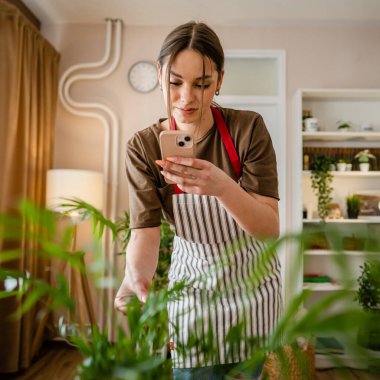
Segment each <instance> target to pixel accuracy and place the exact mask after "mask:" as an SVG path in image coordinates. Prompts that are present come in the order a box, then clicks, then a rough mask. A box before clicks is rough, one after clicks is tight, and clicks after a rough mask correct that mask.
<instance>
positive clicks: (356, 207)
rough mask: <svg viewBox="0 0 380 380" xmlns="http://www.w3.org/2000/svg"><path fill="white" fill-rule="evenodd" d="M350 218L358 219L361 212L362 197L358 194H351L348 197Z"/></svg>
mask: <svg viewBox="0 0 380 380" xmlns="http://www.w3.org/2000/svg"><path fill="white" fill-rule="evenodd" d="M346 205H347V216H348V219H357V218H358V216H359V212H360V205H361V199H360V197H359V196H358V195H357V194H352V195H349V196H348V197H347V198H346Z"/></svg>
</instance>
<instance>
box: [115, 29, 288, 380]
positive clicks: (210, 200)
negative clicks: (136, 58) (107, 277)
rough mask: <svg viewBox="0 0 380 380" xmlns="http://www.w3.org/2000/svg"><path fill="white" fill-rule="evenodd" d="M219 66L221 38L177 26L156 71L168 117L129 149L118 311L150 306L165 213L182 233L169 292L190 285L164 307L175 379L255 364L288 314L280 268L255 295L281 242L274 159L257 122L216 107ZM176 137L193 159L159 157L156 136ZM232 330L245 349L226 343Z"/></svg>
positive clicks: (253, 116)
mask: <svg viewBox="0 0 380 380" xmlns="http://www.w3.org/2000/svg"><path fill="white" fill-rule="evenodd" d="M223 66H224V53H223V49H222V47H221V44H220V41H219V38H218V37H217V35H216V34H215V33H214V31H213V30H211V29H210V28H209V27H208V26H207V25H205V24H203V23H195V22H189V23H187V24H184V25H181V26H179V27H177V28H175V29H174V30H173V31H172V32H171V33H170V34H169V35H168V36H167V38H166V39H165V41H164V43H163V46H162V48H161V51H160V55H159V58H158V63H157V67H158V75H159V82H160V85H161V89H162V91H163V97H164V101H165V104H166V106H167V112H168V118H167V119H162V120H159V122H158V123H157V124H154V125H153V126H151V127H149V128H146V129H144V130H142V131H139V132H138V133H136V134H135V135H134V136H133V137H132V139H131V140H130V141H129V142H128V147H127V175H128V180H129V192H130V201H129V205H130V226H131V229H132V234H131V239H130V242H129V244H128V248H127V252H126V274H125V277H124V280H123V283H122V285H121V287H120V289H119V291H118V293H117V296H116V300H115V307H116V308H117V309H119V310H121V311H123V310H125V307H124V303H125V297H126V296H128V295H131V294H132V293H135V294H137V296H138V297H139V298H140V300H141V301H142V302H144V301H145V300H146V295H147V292H148V290H149V287H150V285H151V282H152V278H153V275H154V273H155V270H156V266H157V261H158V250H159V244H160V228H159V226H160V221H161V216H162V215H163V216H164V218H166V219H167V220H168V221H169V222H170V223H171V224H172V225H173V226H174V228H175V232H176V236H175V239H174V249H173V253H172V262H171V267H170V271H169V280H170V284H169V287H171V286H173V285H174V284H176V283H178V282H180V281H183V282H184V283H185V284H186V287H185V289H184V290H183V292H182V296H181V297H180V299H178V300H177V301H173V302H170V303H169V305H168V312H169V319H170V328H169V333H170V339H171V341H170V348H171V354H172V359H173V367H174V378H175V379H193V378H194V379H201V378H205V379H212V378H215V379H221V378H223V376H224V374H226V373H228V371H230V370H231V368H232V367H233V366H234V365H236V363H241V362H244V361H245V360H246V359H248V358H249V357H250V356H251V355H252V344H250V343H248V342H252V339H251V340H250V338H258V340H260V339H259V338H265V337H266V336H268V335H269V334H270V332H271V331H272V329H273V327H274V325H275V324H276V321H277V319H278V317H279V313H280V308H281V297H280V293H281V289H280V283H281V281H280V268H279V263H278V260H277V258H275V259H273V260H270V261H269V263H267V264H266V265H264V266H265V268H266V274H265V276H264V277H263V278H262V279H261V280H260V281H259V283H258V284H256V285H257V286H256V288H255V290H254V291H252V278H253V277H254V271H255V270H257V268H258V266H259V264H260V260H261V255H260V253H261V252H262V250H263V248H264V243H263V242H262V240H263V239H264V238H276V237H277V235H278V233H279V217H278V189H277V187H278V184H277V172H276V158H275V153H274V150H273V147H272V142H271V139H270V136H269V134H268V131H267V129H266V127H265V124H264V121H263V119H262V118H261V116H260V115H258V114H257V113H255V112H251V111H236V110H232V109H224V108H221V107H215V106H214V104H215V103H213V97H214V95H219V92H220V89H221V86H222V82H223V75H224V68H223ZM169 129H178V130H181V131H187V132H191V133H193V134H194V138H195V143H196V158H183V157H182V158H181V157H169V158H167V160H165V161H164V160H161V159H160V148H159V134H160V132H162V131H164V130H169ZM165 180H170V181H172V182H174V183H175V184H176V185H174V186H173V185H170V184H167V183H166V182H165ZM234 326H235V327H236V326H240V330H239V331H240V332H241V336H240V340H239V341H238V343H237V342H232V341H229V334H228V332H229V331H230V329H231V328H232V327H234ZM235 331H237V330H236V329H235ZM207 344H209V346H207ZM197 367H198V368H197ZM199 367H200V368H199ZM258 372H260V369H259V370H258ZM256 375H258V374H256Z"/></svg>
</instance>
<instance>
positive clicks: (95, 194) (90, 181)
mask: <svg viewBox="0 0 380 380" xmlns="http://www.w3.org/2000/svg"><path fill="white" fill-rule="evenodd" d="M103 186H104V185H103V173H100V172H96V171H91V170H77V169H51V170H48V172H47V183H46V206H47V207H49V208H51V209H53V210H55V211H58V212H63V211H65V208H64V207H60V205H61V204H62V203H65V202H67V201H66V200H65V198H66V199H67V198H78V199H80V200H82V201H85V202H87V203H89V204H91V205H92V206H94V207H95V208H97V209H98V210H102V209H103Z"/></svg>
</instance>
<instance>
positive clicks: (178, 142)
mask: <svg viewBox="0 0 380 380" xmlns="http://www.w3.org/2000/svg"><path fill="white" fill-rule="evenodd" d="M160 149H161V157H162V159H163V160H166V158H167V157H173V156H181V157H195V145H194V136H193V134H192V133H189V132H184V131H162V132H161V133H160ZM173 173H174V174H175V172H173ZM165 181H166V182H167V183H171V184H172V183H174V182H172V181H170V180H167V179H166V178H165Z"/></svg>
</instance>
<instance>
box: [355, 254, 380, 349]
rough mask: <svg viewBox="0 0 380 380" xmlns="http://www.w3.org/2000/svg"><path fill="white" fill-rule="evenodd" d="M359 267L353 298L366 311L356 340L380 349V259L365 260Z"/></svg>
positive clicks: (367, 346)
mask: <svg viewBox="0 0 380 380" xmlns="http://www.w3.org/2000/svg"><path fill="white" fill-rule="evenodd" d="M360 269H361V272H360V276H359V277H358V279H357V281H358V285H359V287H358V290H357V293H356V297H355V299H356V301H357V302H358V303H359V305H360V306H361V308H362V309H363V310H364V312H365V313H366V320H365V321H364V322H363V324H362V326H360V328H359V332H358V342H359V344H360V345H362V346H363V347H365V348H368V349H370V350H376V351H380V260H379V259H372V260H367V261H365V262H364V264H363V265H361V266H360Z"/></svg>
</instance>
